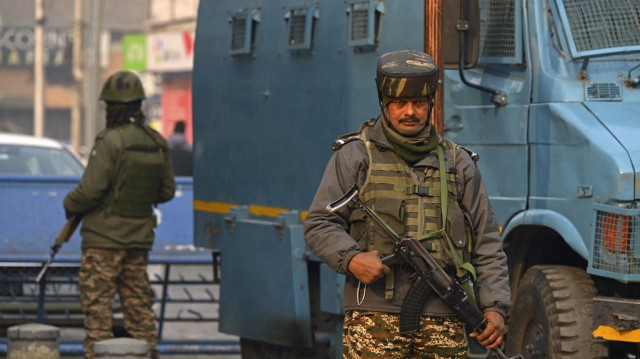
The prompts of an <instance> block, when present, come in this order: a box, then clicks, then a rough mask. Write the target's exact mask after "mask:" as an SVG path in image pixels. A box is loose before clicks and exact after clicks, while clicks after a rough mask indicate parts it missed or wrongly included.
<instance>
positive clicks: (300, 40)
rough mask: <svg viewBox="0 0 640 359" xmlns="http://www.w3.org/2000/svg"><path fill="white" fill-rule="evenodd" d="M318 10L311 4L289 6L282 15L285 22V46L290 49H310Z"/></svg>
mask: <svg viewBox="0 0 640 359" xmlns="http://www.w3.org/2000/svg"><path fill="white" fill-rule="evenodd" d="M319 17H320V16H319V11H318V9H317V8H315V7H314V6H313V5H302V6H296V7H294V6H292V7H289V8H288V9H287V10H286V12H285V15H284V20H285V21H286V23H287V30H288V33H287V47H288V48H289V49H292V50H298V49H310V48H311V47H312V46H313V40H314V30H315V21H316V20H317V19H318V18H319Z"/></svg>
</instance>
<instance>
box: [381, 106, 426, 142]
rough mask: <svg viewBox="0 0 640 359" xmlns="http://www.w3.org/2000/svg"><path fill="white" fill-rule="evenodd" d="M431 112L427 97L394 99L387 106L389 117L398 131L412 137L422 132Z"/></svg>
mask: <svg viewBox="0 0 640 359" xmlns="http://www.w3.org/2000/svg"><path fill="white" fill-rule="evenodd" d="M430 110H431V104H430V103H429V101H427V98H426V97H420V98H410V99H394V100H391V102H389V104H388V105H387V117H388V118H389V121H390V122H391V124H392V125H393V128H395V129H396V131H398V132H399V133H400V134H403V135H409V136H410V135H415V134H416V133H418V132H420V131H421V130H422V128H423V127H424V125H425V124H426V123H427V118H428V117H429V111H430Z"/></svg>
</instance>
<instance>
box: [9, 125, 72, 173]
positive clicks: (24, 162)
mask: <svg viewBox="0 0 640 359" xmlns="http://www.w3.org/2000/svg"><path fill="white" fill-rule="evenodd" d="M83 171H84V162H83V161H82V159H81V158H80V157H79V156H78V155H77V154H76V153H75V152H73V150H72V149H71V148H70V147H69V146H67V145H66V144H64V143H62V142H60V141H57V140H54V139H51V138H44V137H34V136H29V135H21V134H13V133H1V132H0V175H34V176H81V175H82V172H83Z"/></svg>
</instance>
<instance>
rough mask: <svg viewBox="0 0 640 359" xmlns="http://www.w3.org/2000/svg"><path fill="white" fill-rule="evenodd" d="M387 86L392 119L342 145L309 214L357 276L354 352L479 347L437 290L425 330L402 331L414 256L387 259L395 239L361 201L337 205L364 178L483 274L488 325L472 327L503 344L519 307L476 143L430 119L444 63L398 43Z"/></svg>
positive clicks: (451, 263) (319, 245)
mask: <svg viewBox="0 0 640 359" xmlns="http://www.w3.org/2000/svg"><path fill="white" fill-rule="evenodd" d="M376 84H377V88H378V97H379V103H380V108H381V112H382V113H381V115H380V117H378V118H377V119H371V120H369V121H367V122H365V123H364V124H363V125H362V127H361V128H360V131H358V132H354V133H351V134H347V135H343V136H340V137H339V139H338V140H337V141H336V142H335V143H334V146H333V149H334V151H335V152H334V154H333V156H332V157H331V159H330V160H329V163H328V165H327V167H326V169H325V173H324V176H323V178H322V181H321V183H320V185H319V187H318V191H317V193H316V196H315V198H314V200H313V203H312V204H311V207H310V209H309V212H308V214H307V216H306V218H305V223H304V225H305V239H306V241H307V243H308V245H309V247H310V248H311V250H312V251H313V252H314V253H315V254H316V255H317V256H318V257H319V258H320V259H321V260H322V261H323V262H324V263H325V264H327V265H328V266H329V267H331V268H332V269H334V270H335V271H337V272H338V273H342V274H345V275H346V280H345V288H344V290H345V291H344V307H345V308H344V309H345V321H344V330H343V353H344V357H345V358H465V357H466V356H467V351H468V349H467V348H468V343H467V339H466V336H465V330H464V323H463V322H461V320H460V319H459V318H457V317H456V315H455V312H454V311H453V310H452V309H451V308H449V307H448V306H447V305H446V304H445V303H444V302H443V301H442V300H441V299H440V298H439V297H438V296H437V295H436V294H435V293H433V291H431V292H430V293H429V294H428V295H427V297H426V302H425V305H424V307H423V309H422V316H421V326H420V328H421V329H420V330H418V331H415V332H409V333H401V332H400V326H399V313H400V309H401V307H402V300H403V299H404V297H405V296H406V294H407V291H408V290H409V288H410V286H411V284H412V281H411V278H410V274H411V273H410V271H409V270H408V269H407V268H406V266H402V265H392V266H391V267H388V266H386V265H385V264H383V263H382V261H381V260H380V257H381V256H383V255H387V254H390V253H392V250H393V242H392V241H391V239H390V238H387V237H386V236H385V235H384V234H382V233H380V231H379V230H378V229H376V228H375V227H374V225H373V223H372V222H371V220H370V219H369V218H368V217H367V216H366V215H365V213H364V211H363V210H362V209H360V208H358V207H357V206H354V205H352V204H350V205H349V206H344V207H342V208H340V209H339V210H337V211H336V212H335V213H333V212H331V211H329V210H328V209H327V205H328V204H329V203H331V202H332V201H334V200H336V199H338V198H340V197H341V196H342V195H343V194H344V193H345V192H347V191H348V190H349V189H350V188H351V187H352V186H354V185H355V186H356V187H357V188H358V196H359V198H360V200H361V201H362V202H364V203H365V204H366V205H367V206H369V208H371V209H372V210H373V211H374V212H376V213H377V214H378V215H379V216H380V217H381V218H382V219H383V220H384V221H385V222H386V223H387V224H388V225H389V226H390V227H391V228H392V229H393V230H394V231H395V232H396V233H398V234H399V235H408V236H413V237H416V238H417V239H418V240H420V241H421V242H422V243H424V246H425V249H427V250H428V251H429V252H430V253H431V255H432V256H433V257H434V258H435V259H436V260H437V261H438V263H440V264H441V266H442V267H443V268H444V269H445V271H446V272H448V273H450V274H451V275H454V274H455V275H457V276H458V277H460V278H469V277H475V281H474V286H473V290H475V292H473V294H475V295H476V297H477V303H478V305H479V307H480V309H481V310H482V312H483V314H484V316H485V317H486V319H487V321H488V325H487V328H486V329H485V330H484V331H483V332H482V333H481V334H479V335H476V334H471V336H472V337H475V338H476V339H477V340H478V342H479V343H480V344H482V345H483V346H485V347H486V348H489V349H492V348H495V347H497V346H498V345H500V343H501V342H502V337H503V334H504V326H505V324H504V317H505V315H506V312H507V310H508V308H509V306H510V292H509V285H508V272H507V261H506V256H505V254H504V252H503V250H502V242H501V238H500V232H499V227H498V224H497V222H496V219H495V217H494V214H493V209H492V207H491V204H490V203H489V197H488V194H487V192H486V189H485V186H484V183H483V181H482V177H481V175H480V172H479V170H478V168H477V167H476V164H475V162H474V160H473V159H472V158H471V156H470V153H469V152H468V151H466V150H465V149H463V148H462V147H459V146H456V145H455V144H454V143H453V142H451V141H449V140H445V139H444V138H442V137H441V136H440V135H439V134H438V133H437V132H436V131H435V128H434V126H433V125H431V123H430V114H431V110H432V108H433V102H434V100H433V99H434V96H435V92H436V88H437V84H438V69H437V66H436V64H435V62H434V61H433V60H432V59H431V57H430V56H429V55H427V54H425V53H422V52H417V51H411V50H406V51H397V52H391V53H386V54H383V55H382V56H381V57H380V59H379V61H378V67H377V76H376ZM443 167H444V168H443ZM441 176H445V178H441ZM442 184H446V186H447V191H446V192H444V193H443V192H441V191H440V188H441V187H442ZM443 201H447V206H444V207H445V208H448V210H444V209H443V206H442V205H441V203H443ZM442 233H446V235H443V234H442ZM469 291H470V293H472V292H471V291H472V289H471V287H469Z"/></svg>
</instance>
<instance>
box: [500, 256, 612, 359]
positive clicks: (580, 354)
mask: <svg viewBox="0 0 640 359" xmlns="http://www.w3.org/2000/svg"><path fill="white" fill-rule="evenodd" d="M596 295H597V290H596V288H595V286H594V284H593V281H592V280H591V278H590V277H589V275H588V274H587V273H586V272H585V271H584V270H582V269H580V268H577V267H567V266H554V265H545V266H533V267H531V268H529V270H527V272H526V273H525V275H524V276H523V277H522V280H521V281H520V286H519V288H518V290H517V293H516V296H515V303H514V305H513V308H512V309H511V313H512V316H511V322H510V325H509V333H508V335H507V345H506V352H507V355H510V356H511V355H516V354H519V353H522V354H523V356H524V357H525V358H527V359H529V358H531V359H539V358H548V359H586V358H608V350H607V347H606V345H605V343H604V342H603V341H600V340H596V339H594V338H593V337H592V335H591V331H592V321H593V298H594V297H595V296H596Z"/></svg>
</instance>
